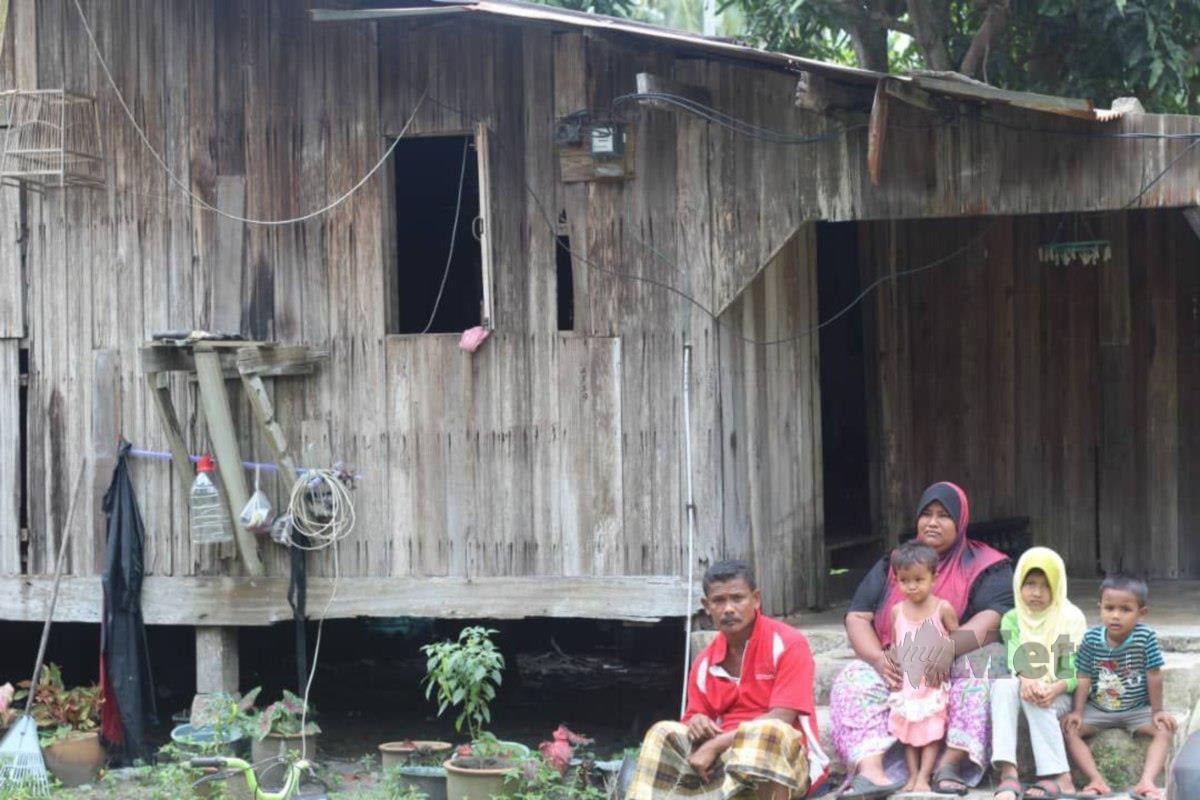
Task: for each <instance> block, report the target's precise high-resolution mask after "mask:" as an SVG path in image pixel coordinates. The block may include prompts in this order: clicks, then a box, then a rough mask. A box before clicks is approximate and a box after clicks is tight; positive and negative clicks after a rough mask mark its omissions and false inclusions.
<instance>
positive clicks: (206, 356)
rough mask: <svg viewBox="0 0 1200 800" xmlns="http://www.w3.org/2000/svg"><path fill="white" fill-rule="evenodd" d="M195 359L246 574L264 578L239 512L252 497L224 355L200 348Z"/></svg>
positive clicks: (249, 535) (251, 538) (201, 395)
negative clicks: (228, 391)
mask: <svg viewBox="0 0 1200 800" xmlns="http://www.w3.org/2000/svg"><path fill="white" fill-rule="evenodd" d="M195 357H196V376H197V377H198V378H199V380H200V404H201V406H203V408H204V418H205V420H206V421H207V422H208V433H209V437H210V438H211V439H212V445H213V452H214V454H215V455H216V457H217V472H219V473H220V475H221V482H222V483H223V484H224V486H225V499H226V500H227V501H228V502H229V510H230V517H232V520H233V531H234V536H235V537H236V538H237V546H238V553H239V554H240V555H241V557H242V561H243V562H244V563H245V565H246V572H248V573H249V574H250V575H252V576H254V577H260V576H262V575H263V565H262V561H261V560H260V559H259V557H258V546H257V542H255V540H254V534H252V533H251V532H250V531H248V530H247V529H246V526H244V525H242V523H241V522H239V521H238V518H237V517H238V512H239V511H241V510H242V508H243V507H244V506H245V505H246V501H247V500H249V499H250V494H249V492H248V491H247V489H246V476H245V475H244V474H243V473H242V457H241V454H240V453H239V452H238V443H237V433H236V432H235V431H234V429H233V413H232V412H231V411H230V409H229V395H228V394H226V393H225V379H224V377H223V376H222V375H221V361H220V356H219V355H218V354H217V352H216V351H215V350H211V349H207V348H205V347H203V346H202V345H197V346H196V348H195Z"/></svg>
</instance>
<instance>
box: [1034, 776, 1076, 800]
mask: <svg viewBox="0 0 1200 800" xmlns="http://www.w3.org/2000/svg"><path fill="white" fill-rule="evenodd" d="M1034 789H1036V790H1038V791H1039V792H1041V794H1026V795H1025V798H1026V800H1034V798H1037V799H1038V800H1042V798H1053V799H1054V800H1058V798H1066V797H1074V796H1075V795H1073V794H1063V790H1062V787H1061V786H1059V785H1058V784H1057V783H1055V782H1054V781H1052V780H1050V779H1049V778H1043V779H1042V780H1040V781H1038V782H1037V783H1035V784H1033V785H1032V786H1030V787H1029V789H1027V790H1026V791H1027V792H1030V791H1033V790H1034Z"/></svg>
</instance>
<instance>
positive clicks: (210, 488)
mask: <svg viewBox="0 0 1200 800" xmlns="http://www.w3.org/2000/svg"><path fill="white" fill-rule="evenodd" d="M215 469H216V468H215V467H214V465H213V462H212V459H211V458H209V457H208V456H201V457H200V463H199V464H197V465H196V480H194V481H193V482H192V492H191V496H190V497H189V498H188V513H189V517H190V520H191V525H192V544H224V543H225V542H232V541H233V529H232V528H231V527H230V525H229V515H228V514H226V513H225V505H224V504H223V503H222V502H221V495H220V494H219V493H218V492H217V487H216V485H215V484H214V483H213V479H212V476H213V472H214V470H215Z"/></svg>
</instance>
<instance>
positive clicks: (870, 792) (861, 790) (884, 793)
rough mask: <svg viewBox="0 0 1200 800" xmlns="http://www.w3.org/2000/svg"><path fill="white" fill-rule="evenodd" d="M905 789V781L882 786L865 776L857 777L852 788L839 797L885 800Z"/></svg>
mask: <svg viewBox="0 0 1200 800" xmlns="http://www.w3.org/2000/svg"><path fill="white" fill-rule="evenodd" d="M903 788H904V781H897V782H896V783H890V784H887V785H882V784H878V783H875V782H874V781H872V780H871V779H870V778H868V777H867V776H865V775H855V776H854V780H853V781H851V782H850V788H849V789H847V790H846V791H844V792H842V793H841V794H839V795H838V797H839V798H842V800H883V799H884V798H885V797H891V796H892V795H893V794H895V793H896V792H898V791H900V790H901V789H903Z"/></svg>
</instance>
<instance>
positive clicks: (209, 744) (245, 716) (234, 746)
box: [171, 687, 261, 756]
mask: <svg viewBox="0 0 1200 800" xmlns="http://www.w3.org/2000/svg"><path fill="white" fill-rule="evenodd" d="M260 691H261V687H259V688H255V689H253V690H252V691H250V692H248V693H246V695H245V696H238V695H236V694H228V693H226V692H214V693H212V694H206V695H198V696H197V697H196V699H195V700H193V701H192V711H191V715H190V716H189V719H188V722H186V723H184V724H182V725H177V726H176V727H175V728H173V729H172V730H171V741H172V742H174V743H175V745H176V746H177V747H178V748H179V751H180V752H181V753H182V754H183V755H184V756H233V755H238V754H239V751H241V749H242V747H243V746H244V742H245V739H246V737H249V736H250V733H251V731H252V730H253V728H254V724H255V723H257V721H258V716H257V714H255V713H253V710H254V701H255V700H256V699H257V698H258V694H259V692H260Z"/></svg>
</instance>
